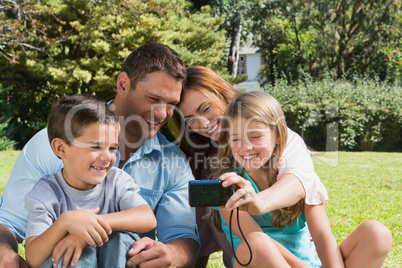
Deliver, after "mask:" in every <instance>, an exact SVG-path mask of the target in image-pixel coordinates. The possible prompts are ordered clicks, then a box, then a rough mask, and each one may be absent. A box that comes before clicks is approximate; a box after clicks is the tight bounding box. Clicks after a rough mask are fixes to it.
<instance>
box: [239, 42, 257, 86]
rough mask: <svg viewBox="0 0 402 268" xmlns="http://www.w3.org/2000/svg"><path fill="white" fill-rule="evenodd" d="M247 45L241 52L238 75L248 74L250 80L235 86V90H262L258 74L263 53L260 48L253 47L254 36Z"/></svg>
mask: <svg viewBox="0 0 402 268" xmlns="http://www.w3.org/2000/svg"><path fill="white" fill-rule="evenodd" d="M249 40H250V41H249V42H248V44H247V45H245V46H243V47H241V48H240V50H239V63H238V69H237V75H243V74H246V75H247V77H248V79H247V81H244V82H242V83H240V84H237V85H235V88H237V89H239V90H242V91H255V90H261V89H260V85H259V83H258V72H259V71H260V67H261V53H260V49H259V48H258V47H255V46H253V45H252V43H253V42H252V36H251V37H250V38H249Z"/></svg>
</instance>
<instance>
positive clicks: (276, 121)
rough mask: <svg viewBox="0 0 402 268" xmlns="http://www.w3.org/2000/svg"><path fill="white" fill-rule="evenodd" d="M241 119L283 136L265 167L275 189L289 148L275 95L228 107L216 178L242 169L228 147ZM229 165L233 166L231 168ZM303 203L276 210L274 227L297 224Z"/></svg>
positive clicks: (247, 97)
mask: <svg viewBox="0 0 402 268" xmlns="http://www.w3.org/2000/svg"><path fill="white" fill-rule="evenodd" d="M239 117H242V118H244V119H246V120H250V122H254V123H260V124H264V125H265V126H267V127H268V128H270V130H271V131H272V133H275V135H277V136H279V144H277V145H276V146H275V149H274V151H273V153H272V156H271V157H270V159H269V160H268V162H267V163H266V164H264V165H263V167H262V168H264V170H265V171H266V179H267V183H268V187H271V186H272V185H273V184H274V183H275V182H276V178H277V176H278V164H279V160H280V158H281V156H282V153H283V150H284V148H285V145H286V141H287V131H286V121H285V116H284V114H283V111H282V108H281V106H280V104H279V103H278V101H277V100H276V99H275V98H273V97H272V96H271V95H269V94H267V93H263V92H248V93H243V94H241V95H239V96H238V97H237V98H236V99H235V100H234V101H233V102H232V103H230V105H229V106H228V108H227V110H226V112H225V115H224V120H222V123H221V124H222V125H221V130H222V132H221V134H220V137H219V144H220V145H221V146H220V148H219V149H218V154H217V158H218V161H220V163H219V165H216V166H217V168H216V169H215V170H214V171H213V174H214V177H215V178H218V177H219V176H220V175H222V174H223V173H226V172H230V171H233V170H236V169H237V170H238V169H240V168H241V166H240V164H239V163H237V162H236V160H235V159H234V157H233V155H232V151H231V148H230V146H229V145H228V137H229V131H230V129H231V127H233V126H232V122H233V120H234V119H237V118H239ZM228 162H229V163H230V164H229V165H228ZM260 190H263V189H260ZM303 203H304V202H303V200H300V201H299V202H298V203H297V204H295V205H293V206H291V207H287V208H281V209H278V210H275V211H273V212H272V224H273V225H275V226H277V227H279V228H284V227H285V226H286V225H291V224H293V223H294V221H295V220H296V218H297V217H298V216H299V215H300V214H301V213H302V211H303ZM213 214H214V213H210V214H209V215H208V220H209V221H210V223H212V224H214V225H215V226H216V227H217V228H218V229H220V228H219V227H220V223H217V222H216V219H217V217H216V215H213Z"/></svg>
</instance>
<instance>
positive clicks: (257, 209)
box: [219, 172, 266, 215]
mask: <svg viewBox="0 0 402 268" xmlns="http://www.w3.org/2000/svg"><path fill="white" fill-rule="evenodd" d="M219 179H220V180H221V181H222V186H223V187H228V186H230V185H234V190H235V192H234V194H233V195H232V196H231V197H230V199H229V200H228V201H227V202H226V205H225V207H226V209H227V210H229V211H231V210H234V209H235V208H237V207H238V208H239V209H240V210H242V211H247V212H248V213H250V214H252V215H261V214H264V213H265V212H264V211H265V210H266V208H265V202H264V200H262V199H261V197H260V196H259V195H258V194H257V193H256V192H255V191H254V188H253V186H252V185H251V182H249V181H248V180H246V179H244V178H243V177H241V176H239V175H237V174H236V173H235V172H229V173H225V174H223V175H222V176H220V177H219Z"/></svg>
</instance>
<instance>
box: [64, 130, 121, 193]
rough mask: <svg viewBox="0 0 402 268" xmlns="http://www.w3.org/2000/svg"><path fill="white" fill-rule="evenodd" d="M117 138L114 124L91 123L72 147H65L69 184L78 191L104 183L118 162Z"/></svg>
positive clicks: (66, 172) (65, 163) (66, 178)
mask: <svg viewBox="0 0 402 268" xmlns="http://www.w3.org/2000/svg"><path fill="white" fill-rule="evenodd" d="M118 135H119V132H118V129H117V128H116V127H115V126H114V125H105V124H92V125H90V126H88V127H85V128H84V132H83V134H82V135H81V136H80V137H78V138H76V139H75V140H74V141H73V142H72V144H70V145H67V144H65V146H64V148H65V149H64V153H63V156H62V157H61V158H62V160H63V163H64V169H63V176H64V179H65V180H66V181H67V183H68V184H69V185H70V186H72V187H74V188H75V189H78V190H89V189H93V188H94V187H95V186H96V185H97V184H100V183H102V182H103V180H104V179H105V177H106V175H107V173H108V172H109V171H110V169H111V168H112V167H113V165H114V163H115V162H116V150H117V147H118Z"/></svg>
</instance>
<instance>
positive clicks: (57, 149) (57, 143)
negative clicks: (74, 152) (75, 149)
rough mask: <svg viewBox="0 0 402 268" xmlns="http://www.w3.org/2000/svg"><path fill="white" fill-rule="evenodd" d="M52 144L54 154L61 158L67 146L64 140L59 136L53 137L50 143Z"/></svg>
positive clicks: (64, 155)
mask: <svg viewBox="0 0 402 268" xmlns="http://www.w3.org/2000/svg"><path fill="white" fill-rule="evenodd" d="M50 145H51V146H52V149H53V152H54V153H55V155H57V156H58V157H60V158H61V159H63V158H65V157H66V147H67V146H68V145H67V143H66V142H65V141H63V140H62V139H60V138H54V139H53V140H52V142H51V143H50Z"/></svg>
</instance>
